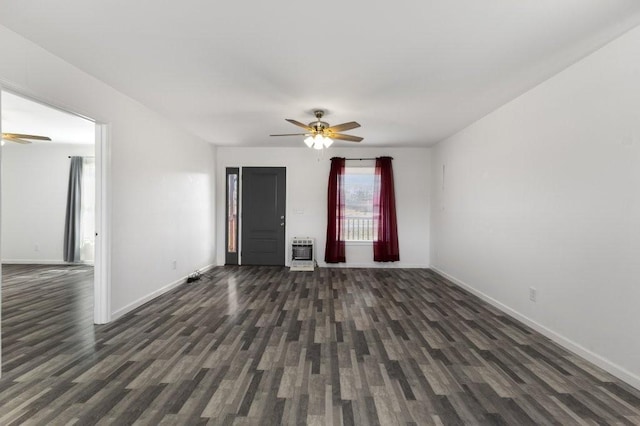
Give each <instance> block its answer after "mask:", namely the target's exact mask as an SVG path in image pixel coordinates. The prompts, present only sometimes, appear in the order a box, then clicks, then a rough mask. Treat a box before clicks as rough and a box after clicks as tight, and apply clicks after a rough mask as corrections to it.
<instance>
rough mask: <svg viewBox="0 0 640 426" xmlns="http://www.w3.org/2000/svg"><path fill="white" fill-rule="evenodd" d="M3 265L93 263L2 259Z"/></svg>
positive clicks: (88, 263) (89, 263)
mask: <svg viewBox="0 0 640 426" xmlns="http://www.w3.org/2000/svg"><path fill="white" fill-rule="evenodd" d="M2 263H3V264H5V265H93V262H65V261H64V260H61V259H2Z"/></svg>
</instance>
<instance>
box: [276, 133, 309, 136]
mask: <svg viewBox="0 0 640 426" xmlns="http://www.w3.org/2000/svg"><path fill="white" fill-rule="evenodd" d="M308 135H309V133H283V134H280V135H269V136H308Z"/></svg>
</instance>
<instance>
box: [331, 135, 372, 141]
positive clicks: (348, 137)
mask: <svg viewBox="0 0 640 426" xmlns="http://www.w3.org/2000/svg"><path fill="white" fill-rule="evenodd" d="M329 137H330V138H331V139H337V140H341V141H349V142H360V141H362V139H364V138H361V137H360V136H351V135H343V134H341V133H331V134H330V135H329Z"/></svg>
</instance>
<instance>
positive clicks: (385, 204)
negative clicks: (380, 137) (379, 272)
mask: <svg viewBox="0 0 640 426" xmlns="http://www.w3.org/2000/svg"><path fill="white" fill-rule="evenodd" d="M391 160H393V159H392V158H391V157H378V158H376V169H375V174H376V179H375V183H374V194H373V227H374V229H375V230H376V235H375V237H374V240H373V260H374V261H375V262H397V261H399V260H400V249H399V247H398V221H397V219H396V197H395V190H394V188H393V167H392V166H391Z"/></svg>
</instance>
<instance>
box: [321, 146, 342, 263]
mask: <svg viewBox="0 0 640 426" xmlns="http://www.w3.org/2000/svg"><path fill="white" fill-rule="evenodd" d="M344 164H345V159H344V158H340V157H333V158H332V159H331V171H330V172H329V188H328V192H327V193H328V199H327V244H326V247H325V250H324V261H325V262H327V263H339V262H346V257H345V248H344V235H343V234H342V230H343V227H342V221H343V219H344V213H345V210H344Z"/></svg>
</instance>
